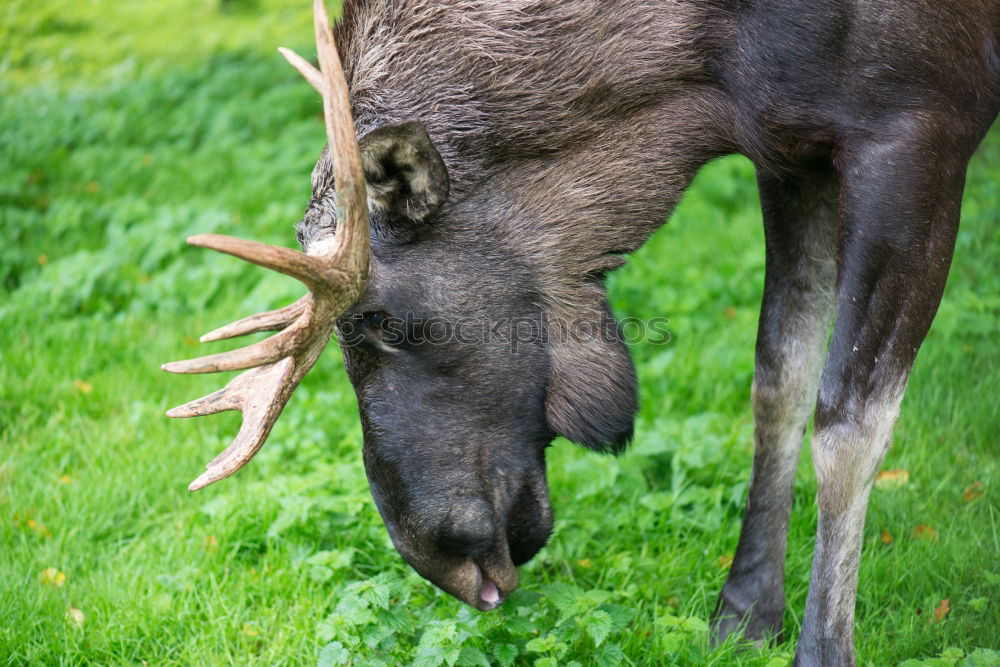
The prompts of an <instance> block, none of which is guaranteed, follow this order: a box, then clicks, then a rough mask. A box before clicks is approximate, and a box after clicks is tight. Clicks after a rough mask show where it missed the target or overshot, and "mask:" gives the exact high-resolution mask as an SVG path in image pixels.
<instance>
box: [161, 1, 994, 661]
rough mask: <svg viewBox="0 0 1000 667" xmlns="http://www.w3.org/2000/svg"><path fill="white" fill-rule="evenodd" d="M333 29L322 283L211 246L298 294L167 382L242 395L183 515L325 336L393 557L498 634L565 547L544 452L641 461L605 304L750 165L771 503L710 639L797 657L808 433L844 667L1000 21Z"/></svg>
mask: <svg viewBox="0 0 1000 667" xmlns="http://www.w3.org/2000/svg"><path fill="white" fill-rule="evenodd" d="M315 6H316V9H317V11H316V16H317V19H316V25H317V44H318V47H319V48H318V50H319V55H320V63H321V69H322V72H320V71H317V70H315V69H313V68H312V66H311V65H310V64H309V63H307V62H306V61H304V60H302V59H301V58H298V57H297V56H295V55H294V54H291V53H287V52H286V56H287V57H288V58H289V59H290V60H291V61H292V63H293V64H294V65H295V66H296V67H297V68H298V69H299V70H300V71H301V72H302V73H303V74H304V75H305V76H306V78H307V79H308V80H309V82H310V83H311V84H312V85H313V86H314V87H315V88H317V90H319V91H320V92H321V93H323V95H324V100H325V108H326V113H327V133H328V139H329V142H330V144H329V145H330V152H329V153H328V152H326V151H324V153H323V154H322V156H321V157H320V159H319V161H318V163H317V164H316V167H315V169H314V171H313V192H312V198H311V200H310V202H309V205H308V208H307V210H306V213H305V215H304V217H303V219H302V221H301V222H300V223H299V226H298V239H299V242H300V244H301V245H302V247H303V250H304V251H305V255H302V254H300V253H293V252H292V251H287V250H284V251H283V250H282V249H275V248H270V247H268V246H260V245H259V244H252V243H249V242H239V241H235V240H232V239H225V238H220V237H196V239H195V242H196V243H197V244H199V245H205V246H208V247H213V248H216V249H220V250H223V251H225V252H230V253H232V254H236V255H238V256H241V257H244V258H245V259H249V260H250V261H254V262H257V263H260V264H263V265H265V266H269V267H271V268H275V269H277V270H280V271H283V272H285V273H289V274H290V275H294V276H295V277H298V278H299V279H300V280H302V281H303V282H304V283H305V284H306V285H307V286H308V287H309V290H310V295H308V296H306V297H304V298H303V299H302V300H300V301H299V302H297V303H296V304H293V305H292V306H289V307H288V308H285V309H282V310H280V311H274V312H273V313H266V314H262V315H258V316H254V317H251V318H248V319H247V320H243V321H241V322H240V323H237V324H235V325H230V326H229V327H224V328H223V329H222V330H220V331H219V332H214V334H213V335H210V339H216V338H221V337H228V336H231V335H240V334H242V333H248V332H251V331H260V330H267V329H283V331H282V332H281V333H279V334H277V335H276V336H275V337H273V338H272V339H270V340H269V341H265V342H263V343H258V344H256V345H255V346H251V347H250V348H246V349H245V350H243V351H238V352H235V353H229V354H226V355H214V356H213V357H207V358H205V359H203V360H195V361H192V362H179V363H177V364H171V365H168V366H167V369H168V370H173V371H178V372H205V371H214V370H232V369H234V368H250V369H251V370H249V371H247V372H246V373H245V374H244V375H241V376H239V377H238V378H237V379H236V380H234V381H233V382H232V383H230V385H229V386H227V388H226V389H225V390H223V391H222V392H218V393H217V394H214V395H212V396H209V397H206V398H205V399H200V400H199V401H195V402H193V403H191V404H188V405H187V406H184V407H182V408H178V409H175V410H174V411H172V413H171V414H173V415H174V416H195V415H199V414H207V413H209V412H214V411H218V410H220V409H234V408H235V409H241V410H243V412H244V426H243V429H241V432H240V435H239V436H238V437H237V439H236V441H234V443H233V445H232V446H231V447H230V449H228V450H227V451H226V452H225V453H223V455H222V456H221V457H220V458H219V459H217V460H216V461H214V462H213V463H212V464H210V466H209V470H208V472H206V473H205V475H203V476H202V478H199V480H198V481H197V482H196V483H195V484H194V485H193V486H194V487H196V488H200V487H201V486H203V485H204V484H207V483H211V482H212V481H216V480H217V479H221V478H222V477H225V476H227V475H229V474H232V472H234V471H235V470H236V469H238V468H239V467H240V466H241V465H243V464H244V463H246V461H248V460H249V458H250V457H252V456H253V454H254V453H255V452H256V451H257V449H258V448H259V447H260V446H261V445H262V444H263V441H264V439H265V438H266V437H267V433H268V431H269V430H270V427H271V425H272V424H273V423H274V420H275V419H277V416H278V414H279V413H280V411H281V408H282V407H283V406H284V403H285V402H286V401H287V400H288V397H289V396H290V394H291V392H292V390H293V389H294V387H295V385H296V384H297V382H298V381H299V380H300V379H301V377H302V376H303V375H304V374H305V373H306V372H308V370H309V368H310V367H311V365H312V363H313V362H314V361H315V359H316V357H317V356H318V354H319V352H320V351H321V350H322V347H323V345H324V344H325V342H326V338H327V337H328V336H329V334H330V332H331V331H332V330H333V329H334V327H336V329H337V331H338V332H339V336H338V338H339V340H340V344H341V346H342V348H343V352H344V358H345V364H346V367H347V372H348V375H349V377H350V380H351V382H352V384H353V385H354V388H355V390H356V393H357V398H358V403H359V407H360V411H361V423H362V426H363V430H364V462H365V468H366V471H367V474H368V478H369V481H370V484H371V489H372V494H373V496H374V499H375V502H376V504H377V506H378V508H379V511H380V513H381V514H382V517H383V519H384V520H385V524H386V527H387V528H388V531H389V534H390V536H391V537H392V540H393V543H394V544H395V545H396V548H397V549H398V550H399V552H400V553H401V554H402V556H403V557H404V558H405V559H406V560H407V562H409V563H410V564H411V565H412V566H413V567H414V568H415V569H416V570H417V571H418V572H420V573H421V574H422V575H423V576H425V577H426V578H428V579H429V580H430V581H432V582H433V583H435V584H436V585H438V586H440V587H441V588H442V589H444V590H446V591H448V592H449V593H451V594H452V595H454V596H456V597H458V598H459V599H461V600H464V601H465V602H467V603H469V604H470V605H473V606H475V607H477V608H479V609H482V610H488V609H492V608H494V607H496V606H497V605H499V604H501V603H502V602H503V599H504V598H505V597H506V596H507V595H509V594H510V592H511V591H512V590H513V589H514V587H515V586H516V585H517V570H516V566H517V565H519V564H521V563H524V562H526V561H528V560H529V559H531V558H532V556H534V554H535V553H536V552H537V551H538V550H539V549H540V548H541V547H542V546H543V545H544V544H545V542H546V540H547V539H548V536H549V534H550V532H551V527H552V512H551V509H550V505H549V499H548V490H547V485H546V472H545V456H544V452H545V448H546V447H547V446H548V445H549V444H550V442H551V441H552V439H553V438H554V437H555V436H557V435H562V436H565V437H567V438H569V439H570V440H573V441H575V442H578V443H580V444H583V445H585V446H587V447H591V448H594V449H599V450H608V451H615V452H617V451H620V450H621V449H623V448H624V447H625V445H626V444H627V442H628V440H629V439H630V438H631V436H632V422H633V418H634V415H635V412H636V406H637V396H636V377H635V371H634V369H633V367H632V363H631V361H630V359H629V355H628V351H627V349H626V347H625V346H624V345H623V343H622V340H621V338H622V337H621V336H619V335H618V329H617V325H616V324H615V322H614V320H613V318H612V316H611V313H610V310H609V307H608V303H607V299H606V296H605V292H604V286H603V277H604V276H605V275H606V273H607V272H608V271H611V270H613V269H615V268H617V267H618V266H620V265H621V264H622V263H623V259H622V257H623V255H627V254H628V253H629V252H631V251H633V250H635V249H636V248H638V247H639V246H640V245H641V244H642V243H643V241H644V240H645V239H646V238H647V237H648V236H649V235H650V234H651V233H652V232H653V231H654V230H655V229H656V228H657V227H658V226H659V225H660V224H662V223H663V221H664V220H665V219H666V218H667V217H668V216H669V214H670V212H671V210H672V208H673V207H674V205H675V204H676V202H677V201H678V199H679V198H680V196H681V194H682V192H683V190H684V188H685V187H686V186H687V185H688V184H689V183H690V181H691V179H692V178H693V176H694V174H695V172H696V171H697V169H698V168H699V167H700V166H701V165H703V164H704V163H705V162H707V161H708V160H711V159H712V158H714V157H717V156H720V155H724V154H728V153H734V152H736V153H742V154H743V155H746V156H747V157H748V158H750V160H752V161H753V162H754V164H755V165H756V167H757V174H758V185H759V189H760V195H761V203H762V207H763V211H764V226H765V237H766V244H767V267H766V276H765V293H764V299H763V304H762V308H761V318H760V330H759V335H758V342H757V365H756V372H755V377H754V384H753V411H754V418H755V426H756V433H755V456H754V464H753V474H752V477H751V486H750V490H749V496H748V499H747V508H746V514H745V518H744V526H743V532H742V535H741V537H740V542H739V546H738V549H737V552H736V557H735V560H734V562H733V565H732V569H731V571H730V574H729V578H728V580H727V582H726V584H725V586H724V587H723V590H722V593H721V596H720V599H719V604H718V608H717V611H716V615H715V622H714V630H715V633H716V635H717V637H719V638H724V637H725V636H726V635H727V634H729V633H730V632H732V631H734V630H735V629H737V628H740V627H742V628H744V629H745V633H746V635H747V636H748V637H750V638H754V639H765V638H768V637H775V636H779V635H780V633H781V630H782V627H781V625H782V617H783V613H784V606H785V603H784V594H783V583H784V574H783V572H784V555H785V544H786V539H787V526H788V518H789V511H790V507H791V494H792V485H793V481H794V472H795V469H796V465H797V461H798V455H799V450H800V448H801V444H802V435H803V431H804V429H805V426H806V423H807V421H808V419H809V417H810V416H811V415H812V414H814V413H815V435H814V437H813V441H812V449H813V459H814V461H815V467H816V474H817V478H818V485H819V492H818V503H819V526H818V531H817V538H816V550H815V556H814V561H813V573H812V579H811V583H810V589H809V596H808V601H807V604H806V610H805V616H804V620H803V625H802V632H801V635H800V637H799V641H798V647H797V651H796V664H797V665H853V664H854V650H853V618H854V600H855V591H856V587H857V567H858V559H859V556H860V548H861V537H862V526H863V523H864V516H865V510H866V506H867V499H868V494H869V491H870V488H871V484H872V482H873V479H874V476H875V474H876V471H877V469H878V467H879V465H880V463H881V461H882V458H883V456H884V454H885V452H886V450H887V448H888V446H889V441H890V436H891V432H892V427H893V423H894V421H895V418H896V415H897V413H898V409H899V404H900V401H901V399H902V396H903V391H904V388H905V385H906V381H907V377H908V375H909V372H910V369H911V367H912V364H913V362H914V358H915V356H916V353H917V349H918V348H919V346H920V344H921V342H922V340H923V338H924V336H925V334H926V332H927V330H928V328H929V326H930V323H931V321H932V319H933V316H934V313H935V311H936V310H937V305H938V302H939V300H940V298H941V294H942V290H943V288H944V284H945V280H946V277H947V273H948V268H949V265H950V260H951V254H952V250H953V246H954V240H955V234H956V231H957V226H958V218H959V215H958V213H959V205H960V201H961V195H962V190H963V186H964V177H965V171H966V167H967V163H968V160H969V158H970V156H971V154H972V152H973V151H974V150H975V148H976V146H977V145H978V143H979V141H980V140H981V139H982V137H983V135H984V134H985V132H986V131H987V129H988V128H989V126H990V124H991V123H992V122H993V120H994V118H995V117H996V115H997V112H998V109H1000V43H998V42H1000V5H997V4H996V3H995V2H992V1H991V0H946V1H940V0H939V1H938V2H930V1H929V0H917V1H905V2H904V1H903V0H871V1H862V0H832V1H831V2H826V3H813V2H805V1H804V0H760V1H757V2H746V1H744V0H715V1H712V2H700V3H695V2H686V1H683V0H674V1H671V0H622V1H620V2H615V3H601V2H598V1H597V0H512V1H510V2H504V3H496V2H493V1H492V0H408V1H403V0H367V1H361V0H347V1H346V2H345V5H344V8H343V18H342V21H341V23H340V24H339V26H337V28H336V30H335V32H334V35H335V37H336V51H334V49H333V47H332V46H331V44H332V36H331V35H330V31H329V22H328V19H327V18H326V14H325V11H323V8H322V2H321V0H316V2H315ZM338 52H339V58H338ZM340 60H342V61H343V63H344V69H343V71H341V69H340V64H339V61H340ZM348 95H349V98H350V102H349V103H348ZM351 112H353V125H352V120H351ZM331 153H332V159H331ZM365 192H366V193H367V194H366V195H365ZM831 323H833V334H832V336H828V333H829V331H830V325H831ZM653 398H654V397H647V400H651V399H653Z"/></svg>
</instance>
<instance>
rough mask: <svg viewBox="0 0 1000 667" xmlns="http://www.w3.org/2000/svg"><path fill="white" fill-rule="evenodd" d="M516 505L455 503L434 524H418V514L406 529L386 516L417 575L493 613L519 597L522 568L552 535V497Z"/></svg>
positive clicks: (518, 499)
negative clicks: (518, 570)
mask: <svg viewBox="0 0 1000 667" xmlns="http://www.w3.org/2000/svg"><path fill="white" fill-rule="evenodd" d="M528 498H530V500H528ZM511 501H512V502H509V503H503V504H500V505H498V504H497V503H491V502H487V501H485V500H483V499H480V498H478V497H464V498H451V499H450V502H449V503H447V505H448V509H447V511H445V512H443V513H442V514H439V515H438V516H439V518H438V520H436V521H433V522H426V521H419V520H418V521H414V520H413V517H414V514H412V513H411V514H410V515H409V517H408V519H409V520H405V519H404V520H403V521H402V522H401V523H397V522H395V521H393V520H392V518H391V517H389V516H386V514H385V513H383V518H385V519H386V525H387V527H388V528H389V534H390V536H391V537H392V540H393V543H394V544H395V546H396V549H397V550H398V551H399V553H400V555H402V556H403V558H404V560H406V561H407V562H408V563H409V564H410V565H411V566H412V567H413V569H415V570H416V571H417V572H418V573H419V574H420V575H422V576H423V577H424V578H426V579H428V580H429V581H430V582H431V583H433V584H434V585H436V586H437V587H438V588H440V589H442V590H443V591H445V592H446V593H449V594H450V595H452V596H454V597H456V598H458V599H459V600H461V601H462V602H465V603H466V604H468V605H470V606H472V607H475V608H476V609H478V610H480V611H490V610H492V609H496V608H497V607H498V606H500V605H501V604H502V603H503V601H504V600H506V599H507V598H508V597H509V596H510V594H511V593H513V592H514V590H515V589H516V588H517V585H518V572H517V566H518V565H520V564H522V563H524V562H526V561H528V560H530V559H531V557H532V556H534V555H535V553H537V552H538V550H539V549H540V548H541V547H542V546H543V545H544V544H545V542H546V541H547V539H548V536H549V534H550V533H551V530H552V521H551V510H550V509H549V502H548V497H547V494H543V495H542V496H541V497H538V496H536V495H535V494H531V493H523V494H518V495H517V496H515V497H514V498H512V499H511ZM412 509H413V508H411V510H412ZM439 509H443V508H441V507H440V506H439ZM421 510H422V511H419V512H417V513H416V515H417V516H420V515H422V516H423V517H424V518H426V517H428V515H432V514H433V512H430V511H429V508H428V507H426V506H425V507H423V508H421Z"/></svg>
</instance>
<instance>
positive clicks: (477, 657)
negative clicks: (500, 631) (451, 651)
mask: <svg viewBox="0 0 1000 667" xmlns="http://www.w3.org/2000/svg"><path fill="white" fill-rule="evenodd" d="M458 664H459V665H463V666H467V667H490V659H489V658H487V657H486V654H485V653H483V652H482V651H480V650H479V649H477V648H473V647H471V646H463V647H462V650H461V651H460V652H459V654H458Z"/></svg>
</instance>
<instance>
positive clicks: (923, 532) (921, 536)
mask: <svg viewBox="0 0 1000 667" xmlns="http://www.w3.org/2000/svg"><path fill="white" fill-rule="evenodd" d="M913 537H914V538H915V539H918V540H934V539H937V531H936V530H935V529H934V526H930V525H928V524H926V523H922V524H920V525H919V526H917V527H916V528H914V529H913Z"/></svg>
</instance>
